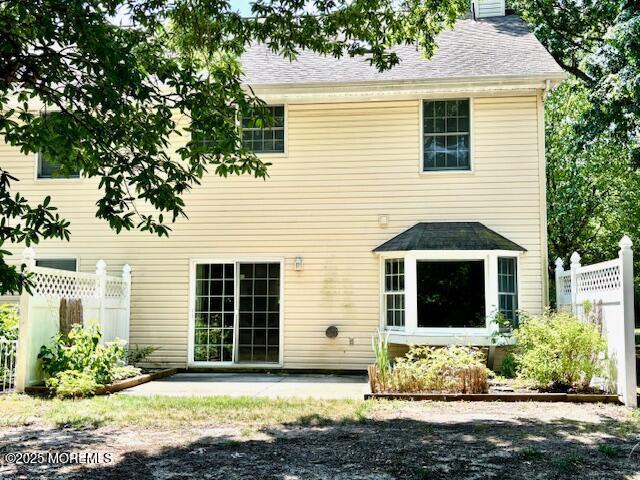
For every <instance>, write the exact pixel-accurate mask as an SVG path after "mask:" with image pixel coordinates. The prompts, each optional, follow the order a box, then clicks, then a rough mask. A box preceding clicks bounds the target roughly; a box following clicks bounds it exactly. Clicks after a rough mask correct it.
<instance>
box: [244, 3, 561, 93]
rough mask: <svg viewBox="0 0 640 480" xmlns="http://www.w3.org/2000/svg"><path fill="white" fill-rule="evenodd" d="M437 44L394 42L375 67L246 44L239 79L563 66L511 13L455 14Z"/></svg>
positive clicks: (427, 76)
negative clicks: (427, 47) (386, 66)
mask: <svg viewBox="0 0 640 480" xmlns="http://www.w3.org/2000/svg"><path fill="white" fill-rule="evenodd" d="M438 45H439V47H438V49H437V51H436V53H435V55H434V56H433V57H432V58H431V59H430V60H427V59H425V58H424V57H423V56H422V54H421V52H420V50H419V48H417V47H416V46H413V45H402V46H398V47H396V48H395V51H396V52H397V53H398V55H399V57H400V60H401V61H400V64H399V65H396V66H395V67H393V68H392V69H391V70H388V71H385V72H378V71H377V69H376V68H375V67H373V66H371V65H369V63H368V61H367V60H366V58H363V57H353V58H352V57H348V56H345V57H342V58H339V59H337V58H334V57H331V56H321V55H318V54H316V53H313V52H309V51H303V52H300V54H299V55H298V57H297V59H296V60H295V61H294V62H290V61H289V60H287V59H285V58H283V57H281V56H279V55H277V54H275V53H273V52H271V50H269V48H268V47H267V46H265V45H252V46H250V47H249V48H248V50H247V52H245V54H244V55H243V56H242V60H241V62H242V67H243V69H244V73H245V82H246V83H247V84H248V85H250V86H260V85H295V84H298V85H313V84H338V83H339V84H344V83H367V82H390V81H393V82H399V81H415V82H417V81H424V80H440V79H481V78H482V77H492V78H495V77H509V78H514V77H531V76H536V77H540V76H549V77H550V78H555V79H560V78H563V77H564V75H565V74H564V72H563V70H562V69H561V68H560V66H558V64H557V63H556V62H555V60H554V59H553V58H552V57H551V55H550V54H549V53H548V52H547V51H546V49H545V48H544V47H543V46H542V45H541V44H540V42H538V40H537V39H536V38H535V37H534V36H533V35H532V34H531V33H530V32H529V31H528V29H527V26H526V25H525V24H524V22H522V20H520V18H519V17H517V16H515V15H508V16H505V17H493V18H486V19H481V20H472V19H463V20H459V21H458V22H457V23H456V25H455V28H454V29H453V30H445V31H443V32H442V33H440V35H439V36H438Z"/></svg>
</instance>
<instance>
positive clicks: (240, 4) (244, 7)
mask: <svg viewBox="0 0 640 480" xmlns="http://www.w3.org/2000/svg"><path fill="white" fill-rule="evenodd" d="M230 3H231V7H232V8H234V9H235V10H237V11H238V12H240V13H241V14H242V15H251V2H250V1H249V0H230Z"/></svg>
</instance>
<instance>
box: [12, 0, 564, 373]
mask: <svg viewBox="0 0 640 480" xmlns="http://www.w3.org/2000/svg"><path fill="white" fill-rule="evenodd" d="M474 5H475V6H476V10H475V18H474V17H473V16H471V17H470V18H467V19H463V20H460V21H459V22H458V23H457V24H456V26H455V28H454V29H453V30H448V31H445V32H443V33H442V34H441V35H440V36H439V38H438V44H439V48H438V50H437V52H436V54H435V55H434V56H433V57H432V58H431V59H429V60H427V59H425V58H423V57H422V55H421V52H420V51H419V49H417V48H415V47H411V46H401V47H398V48H397V51H398V53H399V55H400V58H401V64H400V65H398V66H397V67H395V68H393V69H392V70H390V71H386V72H383V73H379V72H378V71H376V70H375V68H373V67H371V66H370V65H369V63H368V62H367V61H366V60H365V59H362V58H341V59H335V58H331V57H322V56H318V55H315V54H312V53H308V52H303V53H301V55H300V56H299V58H298V59H297V60H296V61H295V62H289V61H288V60H285V59H283V58H281V57H279V56H277V55H275V54H273V53H271V52H270V51H268V49H267V48H265V47H262V46H259V45H258V46H253V47H251V48H250V49H249V51H248V52H247V53H246V55H245V56H244V57H243V59H242V63H243V67H244V71H245V74H246V83H247V85H249V86H251V88H253V90H254V91H255V92H256V93H257V94H258V95H259V96H260V97H261V98H263V99H264V100H265V101H266V102H268V104H269V105H270V108H271V109H272V113H273V116H274V119H275V124H274V126H273V127H271V128H267V129H261V128H244V130H243V138H244V140H245V142H246V145H247V146H249V147H251V148H253V149H254V151H255V152H257V153H258V154H259V155H260V156H261V157H263V158H265V159H268V161H269V162H271V163H272V165H271V167H270V168H269V178H268V179H267V180H266V181H264V180H259V179H255V178H251V177H248V176H241V177H235V178H234V177H230V178H219V177H216V176H215V175H213V174H211V175H208V176H207V177H206V178H205V179H204V180H203V182H202V185H200V186H198V187H197V188H195V189H194V191H193V192H191V193H189V194H188V195H186V198H185V201H186V203H187V213H188V215H189V219H188V220H180V221H179V222H178V223H177V224H176V225H175V227H174V229H173V232H172V233H171V235H170V237H169V238H168V239H167V238H163V239H158V238H154V237H152V236H150V235H149V234H146V233H141V232H123V233H121V234H119V235H116V234H115V233H114V232H112V231H111V230H109V228H108V226H107V225H106V224H105V223H104V222H103V221H101V220H98V219H96V218H95V217H94V214H95V200H96V199H97V193H96V190H97V180H95V179H86V178H82V177H76V178H61V177H59V176H56V175H55V174H53V173H52V170H53V168H52V166H51V165H49V164H47V162H46V160H45V159H43V158H41V157H38V158H36V159H35V160H32V159H29V158H25V157H24V156H23V155H21V154H20V153H19V152H18V150H17V149H13V148H9V147H7V146H4V147H2V150H1V153H0V155H1V157H0V158H1V161H2V165H3V167H5V166H6V168H7V170H9V171H10V172H11V173H12V174H16V175H17V176H18V177H19V178H20V180H21V181H20V184H19V187H20V191H21V192H22V193H23V194H25V195H26V196H27V198H29V199H33V200H37V199H38V198H39V197H42V196H44V195H45V194H49V195H51V196H52V198H53V201H54V203H55V204H56V206H58V207H59V208H60V211H61V214H62V215H64V216H65V217H66V218H67V219H69V220H70V221H71V228H72V237H71V240H70V241H69V242H58V241H46V242H44V243H42V244H40V245H39V246H38V248H37V254H38V256H39V257H38V263H39V264H40V265H46V266H57V267H61V268H68V269H78V270H86V271H91V270H93V269H94V268H95V263H96V261H97V260H98V259H100V258H102V259H104V260H106V261H107V263H108V265H109V269H110V270H113V271H114V272H116V271H118V270H119V269H120V268H121V267H122V265H123V264H124V263H129V264H130V265H131V266H132V276H133V289H132V303H131V326H130V342H131V343H132V344H137V345H154V346H157V347H159V350H157V351H156V352H155V353H154V355H153V357H152V360H154V361H157V362H162V363H164V364H167V365H174V366H178V367H199V366H202V367H231V368H233V367H283V368H290V369H340V370H345V369H346V370H348V369H364V368H365V367H366V365H367V364H368V363H371V361H372V357H373V352H372V348H371V338H372V336H373V335H374V334H375V332H376V329H378V328H384V329H387V330H388V331H389V332H390V341H391V342H392V343H394V344H397V345H406V344H410V343H429V344H435V345H443V344H448V343H465V344H473V345H487V344H489V341H490V334H491V329H492V324H491V319H492V318H493V317H494V316H495V314H496V313H497V312H501V313H502V314H503V315H504V316H505V317H507V318H510V319H513V318H515V315H516V311H518V310H524V311H528V312H531V313H536V312H539V311H540V310H541V309H542V308H543V307H544V306H545V304H546V303H547V285H546V278H547V254H546V251H547V249H546V242H547V234H546V218H545V210H546V205H545V161H544V158H545V154H544V109H543V98H544V92H545V90H546V89H548V88H549V87H550V86H552V85H553V84H554V83H556V82H557V81H559V80H561V79H562V78H564V74H563V71H562V70H561V69H560V67H559V66H558V65H557V64H556V63H555V62H554V61H553V59H552V58H551V56H550V55H549V54H548V53H547V52H546V51H545V49H544V48H543V47H542V46H541V45H540V44H539V43H538V42H537V40H536V39H535V38H534V36H533V35H532V34H531V33H530V32H529V31H528V30H527V28H526V27H525V25H524V24H523V22H522V21H521V20H520V19H519V18H517V17H516V16H513V15H506V16H505V14H504V1H494V0H492V1H484V2H474ZM180 141H185V140H184V139H176V142H180ZM14 253H16V254H17V256H18V257H19V249H18V247H16V249H15V252H14ZM330 327H335V328H330Z"/></svg>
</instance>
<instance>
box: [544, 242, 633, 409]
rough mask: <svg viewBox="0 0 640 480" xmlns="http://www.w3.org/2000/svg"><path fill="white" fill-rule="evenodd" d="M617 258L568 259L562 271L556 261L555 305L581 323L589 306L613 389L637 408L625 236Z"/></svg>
mask: <svg viewBox="0 0 640 480" xmlns="http://www.w3.org/2000/svg"><path fill="white" fill-rule="evenodd" d="M619 245H620V251H619V252H618V258H616V259H615V260H609V261H607V262H601V263H596V264H593V265H585V266H582V265H581V264H580V255H579V254H578V253H577V252H574V253H573V255H571V266H570V269H569V270H564V267H563V262H562V259H560V258H558V259H557V260H556V303H557V308H558V310H570V311H571V312H573V314H574V315H576V316H577V317H578V318H581V319H582V320H584V321H587V320H590V319H589V318H587V315H586V313H587V312H585V310H584V306H585V303H587V302H588V303H589V304H590V305H591V306H592V309H593V310H594V313H595V314H596V318H597V321H598V323H600V324H601V325H602V333H603V335H604V336H605V338H606V339H607V344H608V348H609V358H610V359H611V360H612V361H613V362H614V363H615V367H616V375H615V376H616V379H615V383H616V385H615V387H616V390H617V393H618V395H619V396H620V397H621V398H622V400H623V401H624V403H625V404H626V405H628V406H632V407H636V406H637V391H636V353H635V317H634V299H633V294H634V293H633V292H634V288H633V281H634V279H633V252H632V250H631V247H632V243H631V240H630V239H629V237H627V236H626V235H625V236H624V237H623V238H622V240H620V244H619Z"/></svg>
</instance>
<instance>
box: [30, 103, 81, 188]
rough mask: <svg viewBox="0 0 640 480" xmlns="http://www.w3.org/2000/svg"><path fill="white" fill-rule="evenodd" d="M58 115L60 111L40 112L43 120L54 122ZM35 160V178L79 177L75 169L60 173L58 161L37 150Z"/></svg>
mask: <svg viewBox="0 0 640 480" xmlns="http://www.w3.org/2000/svg"><path fill="white" fill-rule="evenodd" d="M59 115H61V114H60V112H47V113H45V114H42V120H43V121H44V122H49V121H53V122H55V121H56V119H57V116H59ZM37 162H38V165H37V178H80V172H79V171H77V170H73V171H71V172H69V173H66V174H62V173H61V172H60V163H59V162H56V161H54V160H53V159H51V158H48V157H47V155H45V154H43V153H42V152H38V155H37Z"/></svg>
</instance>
